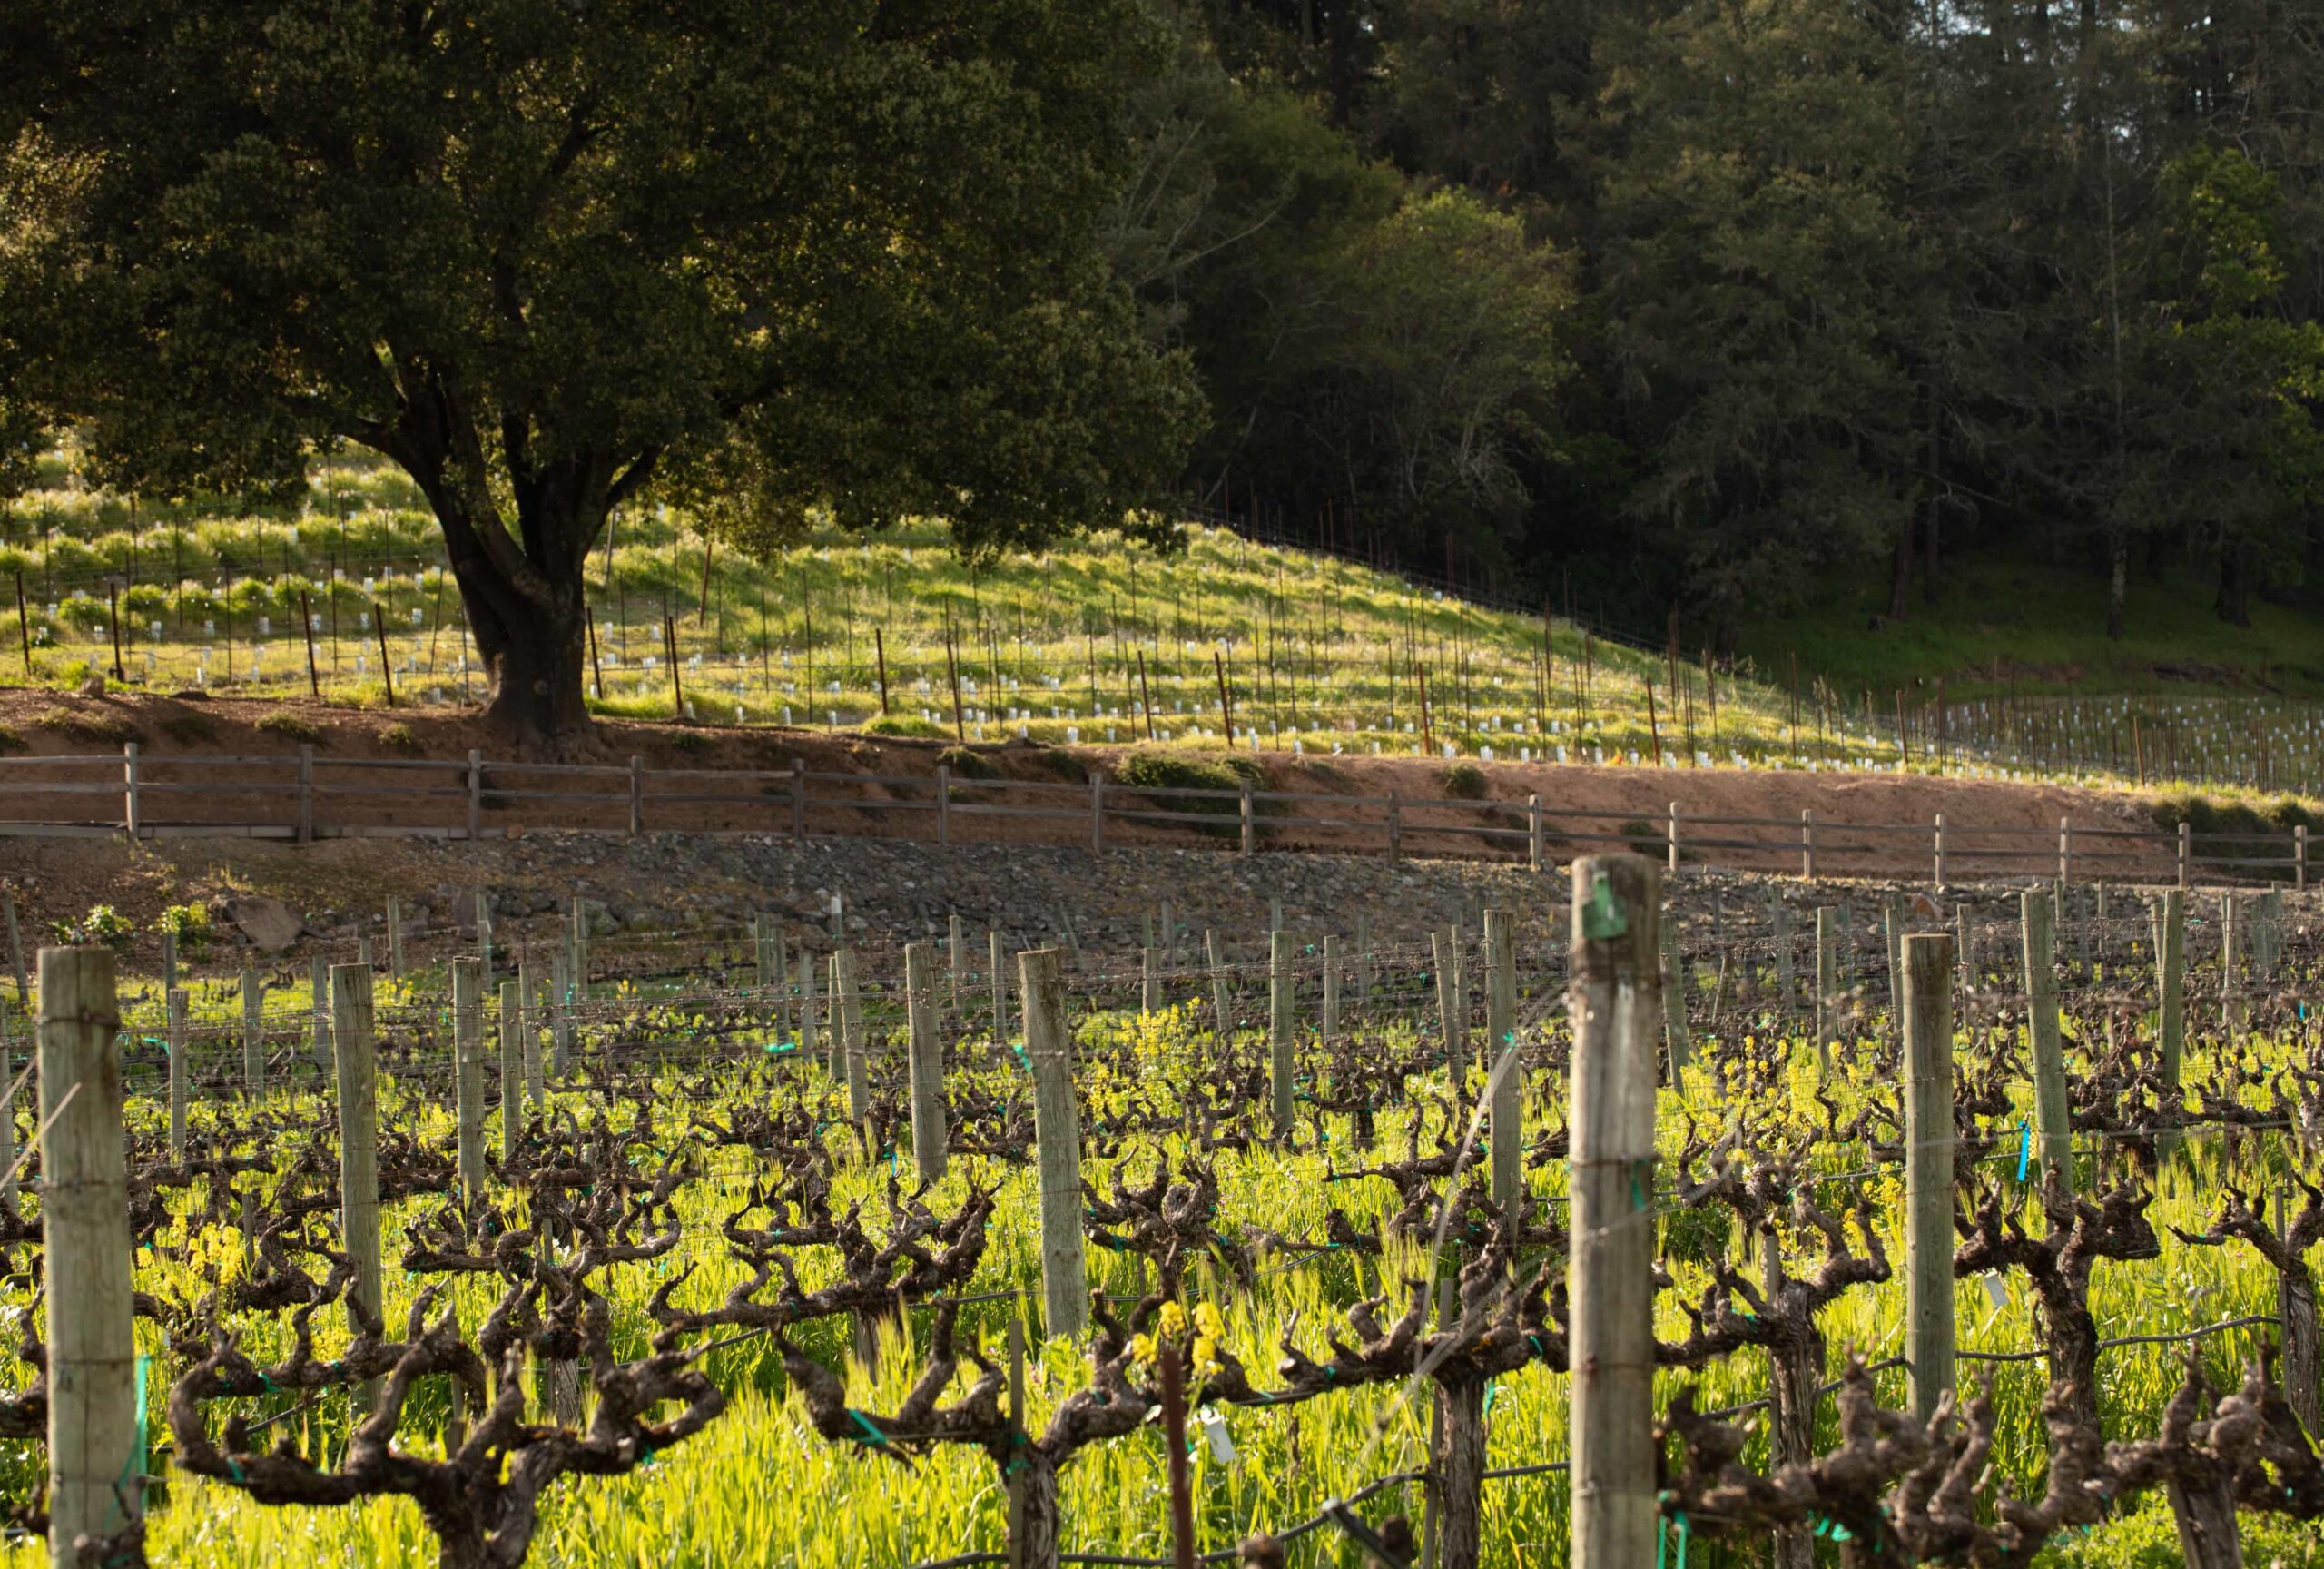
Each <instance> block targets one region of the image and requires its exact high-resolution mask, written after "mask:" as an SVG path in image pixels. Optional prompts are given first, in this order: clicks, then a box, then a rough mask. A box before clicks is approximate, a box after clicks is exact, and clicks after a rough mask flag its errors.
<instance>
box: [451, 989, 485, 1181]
mask: <svg viewBox="0 0 2324 1569" xmlns="http://www.w3.org/2000/svg"><path fill="white" fill-rule="evenodd" d="M452 1099H453V1110H454V1111H455V1113H456V1115H457V1117H458V1143H459V1175H460V1196H461V1197H462V1198H463V1199H465V1200H466V1201H467V1202H468V1203H469V1204H477V1203H479V1202H481V1201H482V1199H483V1198H484V1179H485V1169H484V962H483V961H482V960H480V959H455V960H453V961H452Z"/></svg>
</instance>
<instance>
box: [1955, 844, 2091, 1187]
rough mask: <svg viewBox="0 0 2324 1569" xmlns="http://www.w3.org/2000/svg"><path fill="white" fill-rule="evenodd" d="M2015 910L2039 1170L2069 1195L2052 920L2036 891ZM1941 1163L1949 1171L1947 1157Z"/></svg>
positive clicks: (2069, 1146)
mask: <svg viewBox="0 0 2324 1569" xmlns="http://www.w3.org/2000/svg"><path fill="white" fill-rule="evenodd" d="M2019 909H2020V911H2021V913H2022V917H2023V922H2024V930H2025V958H2024V964H2025V1031H2026V1035H2027V1037H2028V1040H2029V1043H2030V1045H2031V1047H2032V1050H2033V1108H2034V1115H2035V1117H2036V1118H2037V1120H2039V1121H2040V1123H2041V1125H2042V1169H2043V1170H2044V1171H2051V1170H2054V1171H2056V1172H2057V1173H2058V1174H2059V1178H2060V1179H2061V1180H2062V1181H2063V1182H2064V1183H2065V1185H2066V1189H2067V1191H2069V1192H2071V1191H2073V1123H2072V1121H2071V1120H2070V1118H2069V1117H2068V1114H2067V1110H2066V1059H2065V1044H2064V1041H2063V1039H2062V1038H2061V1036H2060V1033H2059V1029H2058V972H2057V967H2056V958H2055V954H2054V952H2053V947H2054V943H2055V932H2056V919H2057V917H2056V913H2055V911H2054V909H2053V905H2052V903H2051V899H2050V895H2049V893H2047V892H2045V891H2043V890H2042V889H2038V888H2029V889H2027V890H2026V891H2025V892H2024V894H2023V895H2022V896H2021V897H2020V903H2019ZM1947 1072H1948V1075H1949V1073H1950V1070H1948V1071H1947ZM1949 1081H1950V1080H1949V1077H1948V1082H1949ZM1948 1104H1950V1102H1949V1101H1948ZM1946 1159H1947V1166H1946V1169H1947V1170H1948V1171H1949V1170H1950V1169H1952V1168H1951V1165H1950V1160H1951V1157H1950V1156H1948V1157H1947V1158H1946ZM1949 1223H1950V1222H1948V1224H1949Z"/></svg>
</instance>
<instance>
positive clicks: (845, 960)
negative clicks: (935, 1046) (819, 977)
mask: <svg viewBox="0 0 2324 1569" xmlns="http://www.w3.org/2000/svg"><path fill="white" fill-rule="evenodd" d="M859 984H860V983H859V982H858V981H857V979H856V969H855V950H854V949H852V948H842V949H840V950H839V951H838V952H835V953H833V954H832V1054H833V1056H834V1057H838V1056H839V1054H841V1053H842V1052H844V1053H845V1057H844V1060H843V1061H842V1062H841V1068H842V1071H844V1072H845V1074H846V1076H847V1120H849V1121H850V1122H852V1123H853V1124H854V1125H855V1126H856V1127H857V1128H862V1126H863V1125H864V1122H865V1120H867V1119H868V1118H870V1116H871V1115H872V1084H871V1069H870V1064H869V1063H867V1062H866V1061H864V1057H865V1053H866V1051H868V1049H869V1042H868V1041H866V1040H865V1038H864V1029H863V999H862V995H861V994H860V992H858V990H857V987H858V985H859ZM865 1153H866V1155H867V1156H868V1155H870V1154H872V1153H875V1151H872V1150H870V1149H869V1148H868V1147H867V1149H866V1150H865Z"/></svg>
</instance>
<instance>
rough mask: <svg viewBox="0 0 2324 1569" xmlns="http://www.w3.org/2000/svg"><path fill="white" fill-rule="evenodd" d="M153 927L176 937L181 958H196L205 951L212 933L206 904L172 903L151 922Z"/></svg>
mask: <svg viewBox="0 0 2324 1569" xmlns="http://www.w3.org/2000/svg"><path fill="white" fill-rule="evenodd" d="M153 928H154V930H155V931H157V932H167V933H172V934H173V935H174V936H175V937H176V938H177V942H178V956H179V957H180V958H182V959H191V958H198V957H199V956H200V955H201V954H202V953H203V952H207V951H208V949H209V947H210V942H211V939H212V936H213V935H214V933H212V930H211V925H210V906H209V905H207V904H172V905H171V906H170V907H169V908H168V909H166V910H164V911H162V915H161V919H160V920H158V921H156V922H155V923H153Z"/></svg>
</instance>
